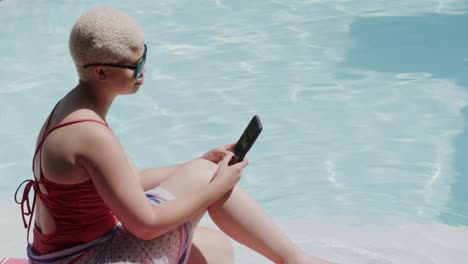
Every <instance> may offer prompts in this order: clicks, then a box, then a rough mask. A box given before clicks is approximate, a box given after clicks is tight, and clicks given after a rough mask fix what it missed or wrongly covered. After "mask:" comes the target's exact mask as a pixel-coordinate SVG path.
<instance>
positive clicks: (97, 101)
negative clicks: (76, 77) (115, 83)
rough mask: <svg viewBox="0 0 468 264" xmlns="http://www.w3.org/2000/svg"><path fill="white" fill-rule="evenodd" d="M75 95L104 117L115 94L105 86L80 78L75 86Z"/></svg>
mask: <svg viewBox="0 0 468 264" xmlns="http://www.w3.org/2000/svg"><path fill="white" fill-rule="evenodd" d="M74 90H75V95H76V96H77V97H78V98H79V99H81V100H82V102H83V103H85V104H87V105H89V107H90V108H92V109H93V110H94V111H95V112H96V113H97V114H98V115H99V116H101V117H102V119H104V120H105V119H106V116H107V112H109V109H110V107H111V105H112V102H113V101H114V98H115V96H116V95H114V94H111V93H109V92H107V91H109V89H107V88H106V87H100V86H96V85H92V84H90V83H87V82H85V81H82V80H80V81H79V83H78V85H77V86H76V87H75V89H74Z"/></svg>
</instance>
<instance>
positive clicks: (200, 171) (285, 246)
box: [161, 160, 328, 264]
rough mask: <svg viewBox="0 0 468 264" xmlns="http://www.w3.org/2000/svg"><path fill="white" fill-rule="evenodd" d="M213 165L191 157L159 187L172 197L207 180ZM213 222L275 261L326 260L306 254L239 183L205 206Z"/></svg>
mask: <svg viewBox="0 0 468 264" xmlns="http://www.w3.org/2000/svg"><path fill="white" fill-rule="evenodd" d="M216 169H217V165H216V164H214V163H212V162H209V161H205V160H195V161H192V162H190V163H187V164H185V165H184V166H182V167H180V168H178V169H177V170H176V171H175V172H174V173H173V175H171V176H170V177H169V178H168V179H167V180H166V181H164V182H163V183H162V184H161V186H162V187H163V188H166V189H167V190H169V191H170V192H172V193H173V194H174V195H175V196H176V197H177V196H179V195H184V194H187V193H188V192H190V191H192V190H195V189H197V188H203V187H204V186H206V184H208V183H209V182H210V180H211V179H212V177H213V175H214V173H215V171H216ZM207 209H208V211H209V214H210V216H211V218H212V219H213V222H215V223H216V224H217V225H218V226H219V227H220V229H221V230H223V231H224V232H225V233H226V234H227V235H229V236H231V237H232V238H233V239H235V240H237V241H238V242H240V243H242V244H244V245H246V246H248V247H250V248H251V249H253V250H255V251H257V252H258V253H260V254H262V255H264V256H265V257H267V258H269V259H270V260H272V261H273V262H275V263H310V264H312V263H317V264H318V263H328V262H325V261H322V260H319V259H316V258H313V257H310V256H307V255H306V254H304V253H303V252H302V250H301V249H299V248H298V247H297V246H296V245H295V244H294V243H293V242H292V241H291V240H290V239H289V238H288V237H287V235H286V234H285V233H283V232H282V231H281V229H280V228H279V227H278V226H277V225H276V224H275V223H274V222H273V221H272V220H271V218H270V217H268V215H267V214H266V213H265V211H264V210H263V209H262V208H261V207H260V206H259V205H258V204H257V203H256V202H255V201H254V200H253V199H252V198H251V197H250V196H249V195H248V194H247V193H246V192H245V191H244V190H243V189H242V188H241V187H240V186H239V185H237V186H236V187H235V188H234V189H233V190H232V191H231V192H229V193H227V194H226V195H224V196H223V197H222V198H220V199H219V200H218V201H217V202H215V203H214V204H212V205H211V206H210V207H209V208H207Z"/></svg>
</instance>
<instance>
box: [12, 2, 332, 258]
mask: <svg viewBox="0 0 468 264" xmlns="http://www.w3.org/2000/svg"><path fill="white" fill-rule="evenodd" d="M69 45H70V53H71V56H72V58H73V60H74V63H75V65H76V69H77V71H78V75H79V83H78V85H77V86H76V87H74V88H73V89H72V90H71V91H70V92H69V93H68V94H66V95H65V96H64V97H63V99H62V100H60V101H59V102H58V103H57V105H56V106H55V107H54V109H53V110H52V111H51V113H50V115H49V117H48V119H47V121H46V122H45V123H44V126H43V127H42V129H41V131H40V133H39V137H38V140H37V147H36V152H35V154H34V158H33V171H34V178H35V179H34V180H28V181H26V182H25V184H26V188H25V192H24V195H23V200H22V201H21V203H22V209H23V215H24V216H23V220H24V222H25V226H27V227H28V243H29V228H30V226H31V222H32V216H30V218H29V220H27V219H26V216H28V215H30V214H31V213H32V212H35V223H34V228H33V233H34V239H33V243H32V244H30V245H28V257H29V259H30V261H31V262H33V263H122V262H133V263H197V264H198V263H233V261H234V253H233V249H232V245H231V244H230V240H229V239H228V238H227V236H226V235H225V234H227V235H228V236H230V237H231V238H233V239H235V240H237V241H239V242H240V243H242V244H244V245H246V246H248V247H250V248H252V249H253V250H255V251H257V252H259V253H261V254H263V255H264V256H266V257H267V258H269V259H270V260H272V261H273V262H275V263H325V262H324V261H321V260H319V259H316V258H313V257H311V256H308V255H306V254H305V253H304V252H303V251H302V250H301V249H299V248H298V247H297V246H296V245H294V244H293V243H292V242H291V241H290V240H289V239H288V238H287V236H286V235H285V234H283V233H282V232H281V231H280V230H279V228H278V227H277V226H276V225H274V224H273V222H272V221H271V219H270V218H269V217H268V216H267V215H266V214H265V212H264V211H263V210H261V208H260V207H259V206H258V205H257V204H256V203H255V202H254V200H253V199H252V198H251V197H250V196H248V194H247V193H246V192H245V191H244V190H243V189H242V188H241V187H240V186H239V185H237V182H238V181H239V179H240V177H241V173H242V169H243V168H245V166H247V159H244V161H242V162H240V163H237V164H235V165H232V166H229V165H228V162H229V160H230V159H231V158H232V155H233V154H232V153H231V149H232V147H233V144H230V145H226V146H223V147H220V148H216V149H214V150H211V151H209V152H207V153H206V154H204V155H203V156H201V157H199V158H196V159H194V160H191V161H188V162H185V163H182V164H178V165H174V166H169V167H163V168H154V169H148V170H144V171H139V170H138V169H137V168H136V167H135V165H134V163H133V162H132V160H131V159H130V157H128V155H127V154H126V152H125V150H124V149H123V147H122V145H121V144H120V143H119V140H118V139H117V137H116V135H115V134H114V133H113V132H112V130H111V129H110V128H109V126H108V125H107V122H106V116H107V113H108V111H109V109H110V107H111V105H112V102H113V100H114V99H115V98H116V96H118V95H123V94H132V93H135V92H137V91H138V89H139V88H140V86H141V85H142V84H143V80H144V74H145V66H144V65H145V61H146V53H147V46H146V45H145V43H144V35H143V30H142V28H141V26H140V25H139V24H138V23H137V22H136V21H135V20H134V19H132V18H131V17H129V16H128V15H127V14H125V13H122V12H121V11H118V10H115V9H113V8H108V7H98V8H93V9H91V10H89V11H88V12H86V13H84V14H83V15H82V16H81V17H80V18H79V19H78V20H77V22H76V23H75V25H74V26H73V29H72V30H71V33H70V39H69ZM30 189H33V190H34V191H35V196H34V197H35V198H34V201H33V202H32V206H31V207H32V208H29V200H28V192H29V190H30ZM36 196H37V197H38V198H39V199H36ZM205 212H208V213H209V215H210V217H211V218H212V219H213V221H214V223H216V224H217V225H218V226H219V228H220V229H221V230H222V231H223V232H219V231H215V230H211V229H207V228H200V227H198V226H197V225H198V222H199V221H200V219H201V217H202V216H203V215H204V214H205ZM192 242H193V243H192Z"/></svg>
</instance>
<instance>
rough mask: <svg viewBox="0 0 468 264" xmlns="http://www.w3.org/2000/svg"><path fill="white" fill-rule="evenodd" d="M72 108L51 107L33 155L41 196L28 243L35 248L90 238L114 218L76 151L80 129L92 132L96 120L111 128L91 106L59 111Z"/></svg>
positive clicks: (50, 248)
mask: <svg viewBox="0 0 468 264" xmlns="http://www.w3.org/2000/svg"><path fill="white" fill-rule="evenodd" d="M71 105H73V104H71ZM66 108H69V107H66ZM57 110H59V111H57ZM64 110H65V111H64ZM70 111H71V110H67V109H61V108H60V106H59V105H58V107H56V108H54V111H52V113H51V115H50V116H49V118H48V121H47V122H46V123H45V125H44V127H43V129H42V131H41V133H40V135H39V137H38V143H37V146H36V151H35V155H34V158H33V168H34V176H35V178H36V180H37V183H38V190H37V189H36V193H37V196H38V197H39V199H38V200H37V206H36V220H35V227H34V242H33V247H32V248H33V250H34V251H35V252H36V253H39V254H46V253H50V252H55V251H57V250H61V249H64V248H69V247H72V246H74V245H78V244H82V243H84V242H88V241H91V240H94V239H96V238H97V237H100V236H101V235H103V234H104V233H106V232H107V231H109V230H111V229H112V228H113V227H114V226H115V225H116V224H117V222H118V221H117V220H116V219H115V217H114V215H113V213H112V212H111V211H110V209H109V208H108V207H107V206H106V204H105V203H104V201H103V200H102V198H101V197H100V196H99V195H98V193H97V191H96V189H95V187H94V184H93V182H92V180H91V178H90V176H89V174H88V171H87V170H86V168H85V166H83V164H81V162H80V160H79V156H78V155H77V154H78V153H77V150H78V149H79V148H77V145H78V144H80V140H79V138H80V133H93V130H92V129H93V128H95V126H102V127H103V128H105V129H109V128H108V127H107V124H106V123H104V122H103V121H101V120H99V117H98V116H97V115H96V114H94V115H93V113H92V111H89V110H78V111H74V112H72V113H71V114H67V115H66V117H65V118H64V117H62V116H61V115H60V112H61V113H70ZM62 115H63V114H62ZM78 117H82V118H78ZM60 120H63V121H60ZM98 129H100V128H98Z"/></svg>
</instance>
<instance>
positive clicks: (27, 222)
mask: <svg viewBox="0 0 468 264" xmlns="http://www.w3.org/2000/svg"><path fill="white" fill-rule="evenodd" d="M24 184H26V185H25V186H24V190H23V197H22V198H21V201H20V200H18V191H19V190H20V189H21V187H22V186H23V185H24ZM38 188H39V184H38V183H37V181H35V180H25V181H23V182H22V183H21V184H20V185H19V186H18V188H17V189H16V192H15V202H16V203H17V204H19V205H21V216H22V218H23V224H24V228H27V229H28V233H27V237H26V238H27V240H28V244H29V230H30V229H31V222H32V219H33V215H34V208H35V206H36V192H37V191H38ZM31 189H33V190H34V197H33V201H32V204H31V203H30V201H29V192H30V191H31ZM27 217H29V219H27Z"/></svg>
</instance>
